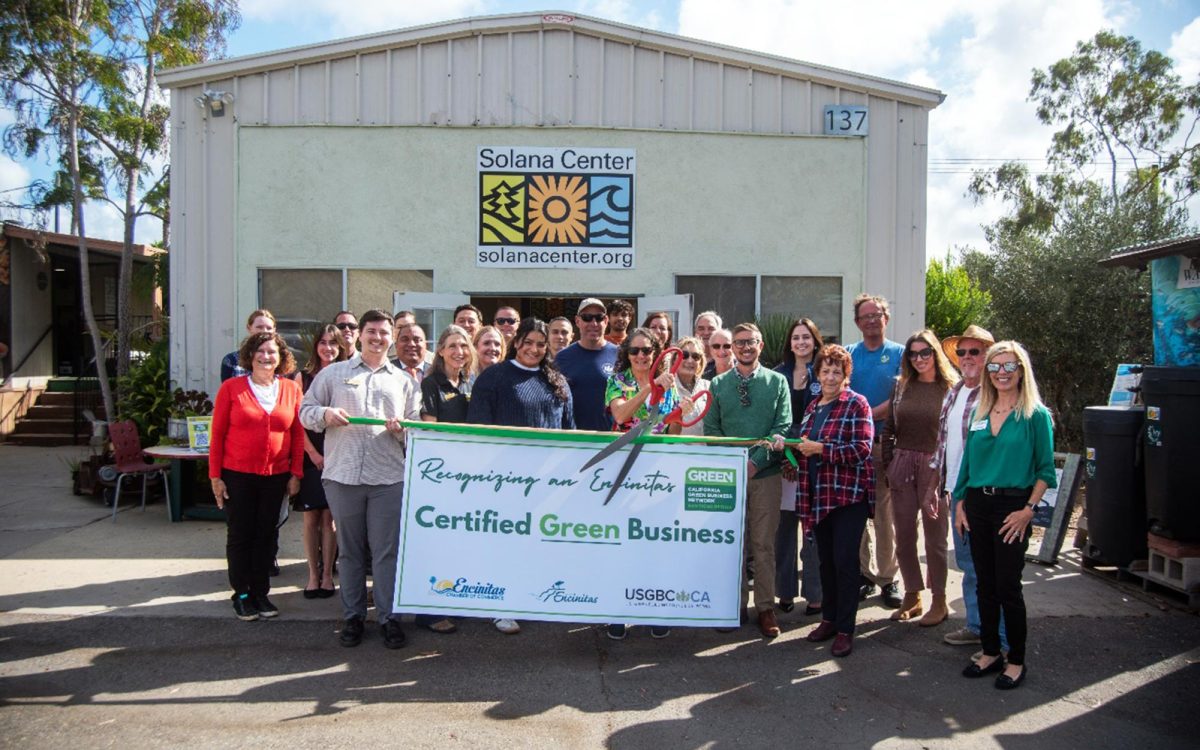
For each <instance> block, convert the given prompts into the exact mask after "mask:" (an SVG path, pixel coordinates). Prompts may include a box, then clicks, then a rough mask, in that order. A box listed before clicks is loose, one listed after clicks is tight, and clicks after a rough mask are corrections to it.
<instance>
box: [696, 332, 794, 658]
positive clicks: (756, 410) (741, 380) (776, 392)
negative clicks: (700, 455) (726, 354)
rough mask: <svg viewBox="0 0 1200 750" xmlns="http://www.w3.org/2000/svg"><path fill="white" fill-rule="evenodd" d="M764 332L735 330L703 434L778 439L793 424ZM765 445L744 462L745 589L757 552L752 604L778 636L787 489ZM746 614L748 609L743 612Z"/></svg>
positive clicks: (784, 384)
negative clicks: (778, 544) (778, 555)
mask: <svg viewBox="0 0 1200 750" xmlns="http://www.w3.org/2000/svg"><path fill="white" fill-rule="evenodd" d="M762 350H763V338H762V333H761V332H760V331H759V330H758V326H756V325H754V324H753V323H739V324H738V325H736V326H734V328H733V356H734V358H735V359H736V360H737V364H735V365H734V367H733V369H731V370H729V371H728V372H724V373H721V374H720V375H718V376H716V377H715V378H713V381H712V383H711V384H710V385H709V390H710V391H712V395H713V398H712V406H711V407H709V410H708V414H705V415H704V434H705V435H706V436H708V435H712V436H716V437H722V436H729V437H746V438H765V439H768V440H771V441H773V442H777V443H779V447H780V448H782V442H781V441H782V440H783V437H782V436H783V434H784V433H786V432H787V429H788V427H790V426H791V424H792V389H791V385H790V384H789V383H788V380H787V378H785V377H784V376H783V375H780V374H779V373H777V372H775V371H774V370H771V369H769V368H766V367H763V366H762V365H761V364H760V363H759V361H758V359H759V356H760V355H761V354H762ZM782 455H783V454H782V452H779V453H775V452H772V451H769V450H767V449H766V448H764V447H762V446H757V445H756V446H755V447H753V448H751V449H750V453H749V461H748V462H747V464H746V477H747V479H748V480H749V481H748V482H747V484H746V537H745V541H744V543H743V545H742V591H746V590H748V587H747V585H746V582H747V580H748V579H749V577H748V575H747V572H746V558H747V557H749V556H751V555H753V557H754V568H755V570H756V571H757V574H756V575H755V576H754V608H755V609H756V610H758V628H759V631H760V632H761V633H762V635H763V637H764V638H774V637H775V636H777V635H779V632H780V631H779V622H778V620H776V619H775V534H776V532H777V531H778V530H779V497H780V495H781V494H782V492H783V485H782V483H781V475H780V473H779V461H780V459H781V458H782ZM743 612H744V610H743Z"/></svg>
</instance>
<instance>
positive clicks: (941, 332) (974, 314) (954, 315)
mask: <svg viewBox="0 0 1200 750" xmlns="http://www.w3.org/2000/svg"><path fill="white" fill-rule="evenodd" d="M991 303H992V296H991V295H990V294H988V293H987V292H986V291H984V290H983V289H981V288H980V287H979V285H978V284H976V283H975V282H974V281H972V280H971V277H970V275H968V273H967V269H966V268H964V267H963V266H962V265H961V264H958V263H955V262H954V259H953V258H951V256H950V254H949V253H947V254H946V261H945V263H943V262H942V261H940V260H937V259H936V258H935V259H934V260H932V261H931V262H930V263H929V269H928V270H927V271H926V272H925V325H926V327H928V328H929V329H930V330H932V331H933V332H934V333H936V334H937V336H938V338H939V339H944V338H946V337H947V336H957V335H958V334H960V333H962V332H963V331H964V330H965V329H966V327H967V326H969V325H971V324H972V323H974V324H975V325H978V326H983V327H984V328H986V327H987V325H988V323H989V321H988V312H989V306H990V305H991Z"/></svg>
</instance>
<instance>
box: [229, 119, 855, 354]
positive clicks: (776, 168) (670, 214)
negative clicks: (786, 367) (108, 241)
mask: <svg viewBox="0 0 1200 750" xmlns="http://www.w3.org/2000/svg"><path fill="white" fill-rule="evenodd" d="M484 145H490V146H508V145H514V146H519V145H529V146H550V147H554V146H560V147H565V146H583V147H587V146H591V147H609V148H627V149H634V150H636V164H637V169H636V176H635V185H634V195H635V206H634V216H635V229H634V237H635V245H636V254H637V256H636V268H634V269H633V270H563V269H480V268H477V267H476V265H475V247H476V238H477V235H478V201H479V198H478V173H477V171H476V160H475V156H476V150H477V148H478V147H479V146H484ZM237 149H238V162H237V164H238V170H237V177H236V180H237V186H238V187H237V197H236V214H237V218H236V238H237V239H236V249H237V252H236V261H235V262H236V273H235V274H234V283H235V284H236V304H237V309H239V310H250V309H253V308H254V306H255V304H256V302H257V296H256V295H257V285H256V278H257V270H258V269H259V268H270V267H286V268H302V267H310V268H321V267H326V268H329V267H336V268H341V267H359V268H362V267H372V266H374V267H379V268H413V269H416V268H432V269H433V271H434V280H433V290H434V291H435V292H453V293H460V292H466V291H474V292H533V291H541V292H546V293H558V294H564V295H579V294H585V293H594V294H609V293H611V294H620V293H629V292H631V291H638V292H641V293H644V294H672V293H674V291H675V281H674V274H677V273H679V274H722V273H731V274H732V273H736V274H747V273H762V274H785V275H803V276H841V277H843V278H844V279H845V288H846V289H848V290H857V289H859V288H861V286H862V284H863V276H864V268H863V265H864V263H863V258H864V254H865V247H864V245H865V227H866V218H865V212H866V176H865V172H866V166H865V165H866V149H865V147H864V143H863V141H862V140H861V139H847V138H827V137H821V136H802V137H800V136H770V135H734V134H700V133H670V132H662V131H636V130H589V129H578V128H576V129H571V130H562V129H560V130H542V129H536V128H518V129H512V128H506V129H480V128H444V127H443V128H422V127H392V128H378V127H376V128H360V127H242V128H239V130H238V144H237ZM298 155H300V157H299V158H298ZM850 334H851V331H850V330H843V331H842V335H843V338H844V339H845V338H847V337H850Z"/></svg>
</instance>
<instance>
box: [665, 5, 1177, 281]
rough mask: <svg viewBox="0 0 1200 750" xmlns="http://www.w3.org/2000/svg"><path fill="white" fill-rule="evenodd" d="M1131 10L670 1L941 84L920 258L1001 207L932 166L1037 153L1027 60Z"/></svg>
mask: <svg viewBox="0 0 1200 750" xmlns="http://www.w3.org/2000/svg"><path fill="white" fill-rule="evenodd" d="M1131 12H1133V11H1132V10H1130V9H1129V8H1128V7H1127V6H1125V5H1122V4H1119V3H1113V2H1104V0H1060V1H1059V2H1056V3H1045V2H1043V0H973V1H968V0H945V1H939V0H914V1H912V2H907V3H896V2H888V1H886V0H861V1H860V2H857V3H843V4H838V3H821V4H814V3H806V2H800V0H746V1H745V2H740V3H727V2H722V1H721V0H681V3H680V14H679V18H680V21H679V33H680V34H683V35H685V36H691V37H697V38H700V39H705V40H710V41H714V42H719V43H723V44H731V45H735V46H738V47H745V48H748V49H754V50H761V51H764V52H770V53H774V54H779V55H784V56H787V57H792V58H796V59H800V60H804V61H807V62H812V63H815V64H818V65H828V66H832V67H838V68H845V69H848V70H853V71H855V72H859V73H864V74H868V75H876V76H884V77H888V78H894V79H897V80H902V81H907V82H910V83H914V84H917V85H921V86H929V87H933V88H938V89H941V90H942V91H944V92H945V93H946V95H947V98H946V101H945V102H944V103H943V104H942V105H941V106H940V107H938V108H937V109H935V110H934V111H933V112H932V113H931V114H930V125H929V158H930V167H931V173H930V175H929V188H928V209H927V238H926V247H927V249H928V254H929V256H930V257H942V256H944V255H945V252H946V250H947V248H949V247H951V246H955V245H964V244H971V245H974V246H976V247H984V244H985V243H984V240H983V232H982V231H981V229H980V225H981V224H985V223H988V222H990V221H993V220H994V219H995V218H996V217H997V216H998V215H999V213H1000V211H1001V207H1000V206H998V205H988V204H984V205H981V206H975V205H973V204H972V202H971V200H970V199H969V198H966V197H964V193H965V191H966V188H967V184H968V182H969V179H970V176H969V174H939V173H937V172H945V171H948V168H947V167H946V166H945V165H946V164H947V163H946V162H944V161H939V160H944V159H948V158H956V159H963V158H967V159H982V158H993V159H1011V158H1040V157H1042V156H1044V155H1045V151H1046V147H1047V145H1048V144H1049V135H1050V132H1051V131H1050V129H1049V128H1046V127H1044V126H1042V125H1040V124H1039V123H1038V122H1037V120H1036V118H1035V115H1034V107H1033V105H1032V104H1031V103H1029V102H1027V101H1026V100H1025V97H1026V96H1027V95H1028V93H1029V80H1030V73H1031V71H1032V69H1033V68H1035V67H1040V68H1044V67H1046V66H1048V65H1050V64H1051V63H1053V62H1055V61H1056V60H1058V59H1061V58H1063V57H1066V56H1067V55H1069V54H1071V52H1072V50H1073V49H1074V46H1075V43H1076V42H1077V41H1079V40H1082V39H1087V38H1089V37H1091V36H1093V35H1094V34H1095V33H1096V32H1097V31H1099V30H1100V29H1102V28H1118V29H1119V27H1120V26H1121V25H1122V22H1123V20H1124V17H1125V16H1126V15H1127V14H1129V13H1131ZM1193 25H1195V24H1193ZM1197 36H1198V37H1200V32H1197ZM1197 46H1198V47H1200V44H1198V45H1197ZM1035 168H1036V165H1035ZM954 169H955V170H956V171H957V170H960V169H961V170H964V171H965V170H966V169H969V167H961V168H960V167H955V168H954Z"/></svg>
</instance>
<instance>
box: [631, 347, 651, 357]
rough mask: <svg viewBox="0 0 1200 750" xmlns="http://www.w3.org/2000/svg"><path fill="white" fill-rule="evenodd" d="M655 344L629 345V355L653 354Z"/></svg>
mask: <svg viewBox="0 0 1200 750" xmlns="http://www.w3.org/2000/svg"><path fill="white" fill-rule="evenodd" d="M653 353H654V347H653V346H631V347H629V356H631V357H636V356H638V355H639V354H653Z"/></svg>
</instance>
